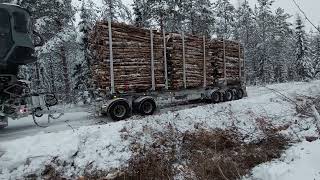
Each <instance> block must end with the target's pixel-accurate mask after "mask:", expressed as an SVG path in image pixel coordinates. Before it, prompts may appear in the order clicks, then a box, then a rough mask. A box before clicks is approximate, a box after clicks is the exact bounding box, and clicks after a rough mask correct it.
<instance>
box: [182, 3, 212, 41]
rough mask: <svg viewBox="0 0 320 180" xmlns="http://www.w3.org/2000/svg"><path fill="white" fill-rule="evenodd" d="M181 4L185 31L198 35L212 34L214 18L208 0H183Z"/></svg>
mask: <svg viewBox="0 0 320 180" xmlns="http://www.w3.org/2000/svg"><path fill="white" fill-rule="evenodd" d="M181 5H182V9H183V14H182V15H183V17H184V23H185V24H186V30H187V32H189V33H191V34H194V35H199V36H201V35H206V36H210V35H212V32H213V27H214V23H215V18H214V12H213V10H212V3H211V2H210V1H209V0H190V1H184V2H183V3H182V4H181Z"/></svg>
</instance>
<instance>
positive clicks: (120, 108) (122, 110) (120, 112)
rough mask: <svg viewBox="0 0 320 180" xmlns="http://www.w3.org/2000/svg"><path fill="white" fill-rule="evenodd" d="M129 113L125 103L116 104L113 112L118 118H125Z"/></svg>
mask: <svg viewBox="0 0 320 180" xmlns="http://www.w3.org/2000/svg"><path fill="white" fill-rule="evenodd" d="M126 113H127V109H126V107H125V106H124V105H120V104H119V105H116V106H115V107H114V109H113V114H114V116H116V117H117V118H123V117H124V116H125V115H126Z"/></svg>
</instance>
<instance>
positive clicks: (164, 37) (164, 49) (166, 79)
mask: <svg viewBox="0 0 320 180" xmlns="http://www.w3.org/2000/svg"><path fill="white" fill-rule="evenodd" d="M163 58H164V77H165V88H166V89H167V90H168V89H169V82H168V62H167V42H166V32H165V30H164V28H163Z"/></svg>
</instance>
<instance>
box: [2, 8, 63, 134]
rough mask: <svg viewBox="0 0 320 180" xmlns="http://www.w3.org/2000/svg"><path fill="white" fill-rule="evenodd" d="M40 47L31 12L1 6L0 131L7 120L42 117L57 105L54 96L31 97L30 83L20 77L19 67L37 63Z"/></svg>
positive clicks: (39, 39) (34, 95)
mask: <svg viewBox="0 0 320 180" xmlns="http://www.w3.org/2000/svg"><path fill="white" fill-rule="evenodd" d="M36 41H39V43H36ZM41 45H43V40H42V38H41V36H40V35H39V34H38V33H36V32H35V31H33V30H32V25H31V16H30V13H29V12H28V11H27V10H26V9H24V8H22V7H20V6H17V5H13V4H6V3H0V128H3V127H6V126H7V125H8V117H10V118H13V119H17V118H20V117H25V116H28V115H30V114H32V115H33V116H35V115H37V116H40V115H41V114H42V112H41V111H42V109H44V108H45V106H51V105H55V104H56V103H57V100H56V98H55V97H54V96H53V95H52V94H44V95H39V94H30V90H29V86H28V84H27V83H26V82H25V81H21V80H18V78H17V75H18V72H19V66H21V65H27V64H30V63H34V62H36V61H37V58H36V57H35V56H34V52H35V47H37V46H41Z"/></svg>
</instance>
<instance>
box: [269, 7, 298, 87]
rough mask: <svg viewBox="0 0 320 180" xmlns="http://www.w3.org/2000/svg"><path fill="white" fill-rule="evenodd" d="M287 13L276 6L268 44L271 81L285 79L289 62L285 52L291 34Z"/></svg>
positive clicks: (282, 80)
mask: <svg viewBox="0 0 320 180" xmlns="http://www.w3.org/2000/svg"><path fill="white" fill-rule="evenodd" d="M289 18H290V15H289V14H286V13H285V11H284V9H282V8H278V9H277V10H276V12H275V16H274V18H273V23H272V26H273V31H272V36H271V44H270V45H271V46H270V62H271V64H272V77H271V80H272V82H284V81H285V80H286V79H287V71H286V70H287V65H288V63H291V62H290V61H289V60H290V54H292V52H291V53H290V54H289V53H287V52H288V51H289V49H290V47H289V46H288V43H289V38H290V37H291V36H292V35H293V34H292V31H291V29H290V25H291V24H290V23H288V19H289Z"/></svg>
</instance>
